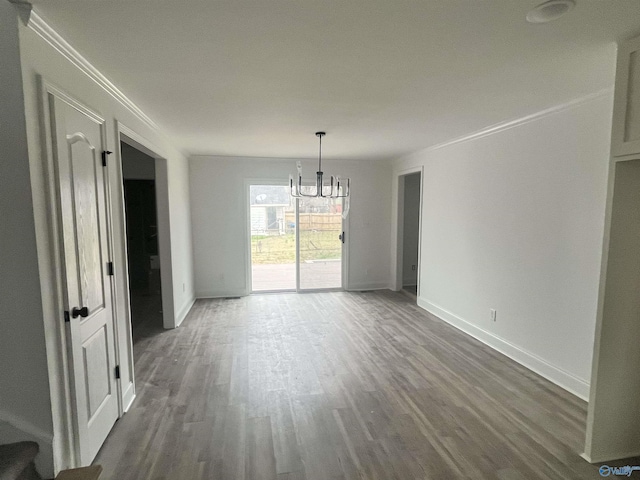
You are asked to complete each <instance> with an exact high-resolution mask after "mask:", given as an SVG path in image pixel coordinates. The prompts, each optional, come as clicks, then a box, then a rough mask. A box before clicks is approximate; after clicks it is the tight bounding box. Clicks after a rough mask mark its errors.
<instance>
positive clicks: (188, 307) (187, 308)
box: [176, 296, 196, 327]
mask: <svg viewBox="0 0 640 480" xmlns="http://www.w3.org/2000/svg"><path fill="white" fill-rule="evenodd" d="M195 301H196V297H195V296H194V297H191V298H190V299H189V300H187V301H186V302H185V304H184V305H183V306H182V308H181V309H180V312H178V316H177V318H176V327H179V326H180V324H181V323H182V321H183V320H184V319H185V318H186V316H187V314H188V313H189V311H190V310H191V307H193V304H194V303H195Z"/></svg>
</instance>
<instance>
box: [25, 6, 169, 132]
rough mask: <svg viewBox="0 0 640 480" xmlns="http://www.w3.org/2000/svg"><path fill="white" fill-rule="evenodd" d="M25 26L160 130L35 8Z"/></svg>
mask: <svg viewBox="0 0 640 480" xmlns="http://www.w3.org/2000/svg"><path fill="white" fill-rule="evenodd" d="M27 27H28V28H30V29H31V30H33V31H34V32H35V33H36V34H38V35H39V36H40V37H41V38H42V39H43V40H44V41H45V42H47V43H48V44H49V45H51V46H52V47H53V48H54V49H56V50H57V51H58V52H59V53H60V54H61V55H62V56H63V57H65V58H66V59H67V60H69V61H70V62H71V63H72V64H73V65H74V66H75V67H76V68H78V69H79V70H80V71H82V72H83V73H84V74H85V75H87V76H88V77H89V78H90V79H91V80H93V81H94V82H95V83H96V84H98V86H100V87H101V88H102V89H103V90H104V91H106V92H107V93H108V94H109V95H111V96H112V97H113V98H114V99H116V100H117V101H118V102H119V103H120V104H121V105H123V106H124V107H125V108H126V109H127V110H129V111H130V112H131V113H133V114H134V115H135V116H136V117H138V119H140V120H141V121H142V122H144V123H145V124H146V125H148V126H149V127H151V128H152V129H154V130H157V131H159V132H161V129H160V127H159V126H158V124H157V123H155V122H154V121H153V120H152V119H151V118H150V117H149V116H147V114H145V113H144V112H143V111H142V110H141V109H140V108H139V107H138V106H137V105H136V104H135V103H133V101H131V99H129V97H127V96H126V95H125V94H124V93H122V91H121V90H120V89H119V88H118V87H116V86H115V85H114V84H113V83H112V82H111V81H110V80H109V79H108V78H107V77H105V76H104V75H103V74H102V73H101V72H100V71H99V70H98V69H97V68H96V67H94V66H93V65H92V64H91V62H89V61H88V60H87V59H86V58H84V57H83V56H82V55H80V53H79V52H78V51H77V50H76V49H75V48H73V47H72V46H71V44H69V42H67V41H66V40H65V39H64V38H62V36H60V34H59V33H58V32H56V31H55V30H54V29H53V28H52V27H51V26H50V25H49V24H48V23H47V22H46V21H45V20H44V19H43V18H42V17H41V16H40V15H38V13H37V12H36V11H35V10H31V11H30V16H29V19H28V23H27Z"/></svg>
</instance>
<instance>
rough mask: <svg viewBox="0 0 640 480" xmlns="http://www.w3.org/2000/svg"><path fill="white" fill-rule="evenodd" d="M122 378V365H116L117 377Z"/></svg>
mask: <svg viewBox="0 0 640 480" xmlns="http://www.w3.org/2000/svg"><path fill="white" fill-rule="evenodd" d="M119 378H120V365H116V379H119Z"/></svg>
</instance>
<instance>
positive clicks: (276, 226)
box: [249, 185, 296, 292]
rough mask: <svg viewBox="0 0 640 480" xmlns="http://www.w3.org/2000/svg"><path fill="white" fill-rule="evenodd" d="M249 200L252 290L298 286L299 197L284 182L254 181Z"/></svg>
mask: <svg viewBox="0 0 640 480" xmlns="http://www.w3.org/2000/svg"><path fill="white" fill-rule="evenodd" d="M249 200H250V201H249V208H250V209H251V212H250V213H251V290H252V291H254V292H264V291H279V290H295V289H296V232H295V227H296V223H295V220H296V213H295V201H292V200H291V198H290V196H289V190H288V188H287V187H286V186H280V185H251V186H250V187H249Z"/></svg>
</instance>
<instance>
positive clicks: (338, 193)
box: [289, 132, 351, 199]
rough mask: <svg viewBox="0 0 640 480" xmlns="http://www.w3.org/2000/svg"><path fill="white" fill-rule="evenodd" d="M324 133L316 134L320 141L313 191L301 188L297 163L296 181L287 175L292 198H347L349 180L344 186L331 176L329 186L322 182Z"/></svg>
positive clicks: (337, 178)
mask: <svg viewBox="0 0 640 480" xmlns="http://www.w3.org/2000/svg"><path fill="white" fill-rule="evenodd" d="M325 135H326V133H325V132H316V137H318V138H319V139H320V153H319V154H318V171H317V172H316V185H315V190H313V187H304V188H303V186H302V165H301V164H300V162H298V179H297V181H296V180H294V178H293V175H289V188H290V190H291V196H292V197H294V198H302V197H315V198H319V197H320V198H347V199H348V198H349V186H350V183H351V182H350V179H349V178H347V183H346V185H345V184H344V182H342V180H341V179H340V177H338V176H335V177H334V176H333V175H331V182H330V184H329V185H324V184H323V181H322V175H323V172H322V137H324V136H325Z"/></svg>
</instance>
